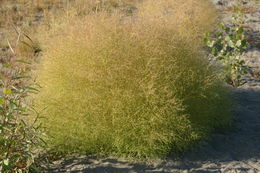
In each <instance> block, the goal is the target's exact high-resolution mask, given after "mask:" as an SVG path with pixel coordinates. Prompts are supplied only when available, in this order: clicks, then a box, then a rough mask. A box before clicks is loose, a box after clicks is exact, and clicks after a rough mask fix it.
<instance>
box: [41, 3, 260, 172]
mask: <svg viewBox="0 0 260 173" xmlns="http://www.w3.org/2000/svg"><path fill="white" fill-rule="evenodd" d="M213 2H214V3H215V4H216V6H217V7H218V8H220V9H222V8H226V7H228V6H231V5H233V3H234V1H232V0H213ZM247 2H248V1H244V5H245V6H248V7H254V9H255V10H253V12H251V13H249V14H247V15H246V17H247V19H246V25H247V26H248V30H247V34H248V36H250V38H251V45H250V48H249V49H248V51H247V53H246V55H245V56H244V58H245V60H246V62H247V64H248V65H249V66H250V67H251V69H252V72H251V74H253V75H248V76H247V77H246V81H247V83H246V84H244V85H243V86H241V87H239V88H237V89H233V93H232V95H233V97H234V100H235V109H234V116H235V124H234V129H233V130H232V131H230V132H228V133H225V134H214V135H213V137H212V140H211V141H209V142H208V143H205V144H203V145H202V146H201V147H200V148H199V149H197V150H196V151H194V152H192V153H186V154H184V155H183V156H182V157H181V158H178V159H167V160H160V161H158V162H156V163H153V165H152V166H147V165H143V164H134V163H129V162H127V161H125V160H123V159H114V158H106V159H97V158H86V157H84V156H83V157H75V158H71V159H66V160H60V161H56V162H54V163H53V164H52V165H51V166H50V167H49V169H48V170H46V172H74V173H76V172H86V173H135V172H137V173H139V172H140V173H141V172H147V173H151V172H158V173H159V172H160V173H161V172H164V173H170V172H174V173H175V172H176V173H178V172H183V173H218V172H223V173H260V73H259V72H260V6H259V5H255V4H253V3H252V2H251V1H250V2H248V3H247ZM258 4H260V3H258ZM230 15H231V14H230V13H225V14H223V17H224V20H226V21H228V20H229V19H230ZM258 73H259V76H258Z"/></svg>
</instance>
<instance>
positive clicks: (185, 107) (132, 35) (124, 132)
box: [33, 0, 230, 158]
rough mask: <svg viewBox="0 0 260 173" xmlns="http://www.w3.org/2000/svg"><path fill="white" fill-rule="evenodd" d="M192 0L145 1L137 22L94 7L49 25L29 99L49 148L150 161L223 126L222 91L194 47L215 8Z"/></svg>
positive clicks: (227, 119) (224, 98)
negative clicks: (35, 91)
mask: <svg viewBox="0 0 260 173" xmlns="http://www.w3.org/2000/svg"><path fill="white" fill-rule="evenodd" d="M163 2H165V3H163ZM197 2H198V1H193V0H188V1H185V2H183V1H182V0H180V1H173V2H172V1H160V2H158V1H147V3H144V4H143V5H144V6H143V7H139V13H138V14H136V16H134V18H129V17H125V16H122V15H121V14H107V13H97V14H93V15H88V16H84V17H78V16H76V17H73V18H71V19H70V20H69V21H66V23H62V24H61V26H58V28H53V29H52V30H47V33H48V34H51V36H49V37H48V36H45V37H44V38H43V40H42V42H41V45H44V46H45V47H44V48H43V53H44V56H43V57H42V60H41V63H40V65H39V67H38V70H37V71H36V74H37V77H38V78H37V81H38V83H39V84H40V85H41V86H42V89H41V91H40V93H39V94H38V95H35V97H34V98H33V100H34V104H35V105H36V107H37V110H42V109H45V108H46V109H45V111H46V112H45V114H44V117H45V118H44V119H41V122H42V123H43V125H44V126H45V127H46V130H47V133H48V135H49V136H51V137H50V138H48V139H46V141H47V143H48V144H49V145H48V146H49V147H50V149H51V150H52V151H53V152H55V153H58V154H61V153H62V154H71V153H88V154H109V155H118V156H124V157H134V158H155V157H161V156H166V155H168V154H169V153H171V152H181V151H184V150H186V149H188V148H191V147H192V146H193V145H194V144H195V143H196V142H197V141H198V140H200V139H205V138H207V137H208V136H209V134H210V132H212V131H213V130H215V129H216V128H222V127H224V126H226V125H228V124H229V122H230V116H229V106H230V105H229V101H228V100H229V99H228V94H227V93H228V92H227V90H226V88H225V87H224V86H223V85H222V82H221V81H219V80H218V76H217V75H216V73H217V72H216V68H215V67H214V66H210V65H209V63H208V60H207V59H206V58H205V56H204V54H202V53H201V52H202V51H198V50H201V49H202V48H201V46H200V45H202V44H201V42H202V40H200V38H201V35H202V33H204V32H205V28H208V27H209V26H208V25H210V20H209V19H208V17H209V16H211V15H212V12H211V11H207V9H210V8H206V7H205V10H206V11H207V13H206V14H205V11H203V10H201V8H202V7H201V6H198V7H196V8H193V7H194V3H197ZM203 2H205V1H203ZM176 4H179V5H180V6H178V5H177V6H176ZM198 4H201V5H203V8H202V9H204V5H205V3H198ZM198 4H197V5H198ZM148 7H149V8H148ZM207 7H208V6H207ZM165 8H167V12H168V13H167V14H165ZM140 9H141V10H140ZM202 11H203V14H202ZM199 12H200V13H199ZM178 18H182V19H183V20H182V21H179V20H174V19H178ZM201 20H205V21H207V22H209V23H205V22H202V21H201ZM197 21H200V24H199V25H198V22H197ZM176 26H178V27H176ZM57 31H58V32H57ZM198 31H201V33H198ZM41 34H42V33H41Z"/></svg>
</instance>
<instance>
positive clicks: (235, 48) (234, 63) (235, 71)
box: [205, 12, 248, 87]
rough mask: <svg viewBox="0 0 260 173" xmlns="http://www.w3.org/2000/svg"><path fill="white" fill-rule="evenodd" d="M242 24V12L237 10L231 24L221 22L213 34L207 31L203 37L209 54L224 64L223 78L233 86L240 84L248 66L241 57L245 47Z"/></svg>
mask: <svg viewBox="0 0 260 173" xmlns="http://www.w3.org/2000/svg"><path fill="white" fill-rule="evenodd" d="M243 24H244V19H243V14H242V13H240V12H237V13H235V14H234V15H233V17H232V25H231V26H229V25H225V24H224V23H221V24H220V25H219V30H218V31H217V32H216V33H215V34H214V36H211V35H210V34H209V33H208V34H207V35H206V37H205V42H206V44H207V45H208V47H209V48H210V49H211V56H212V57H213V58H214V59H217V60H219V61H221V62H222V63H223V65H224V72H223V74H224V76H225V80H226V81H227V82H228V83H230V84H231V85H233V86H235V87H237V86H240V85H242V81H241V77H242V75H244V74H247V73H248V68H247V67H246V66H245V62H244V60H242V59H241V56H242V55H243V53H244V52H245V50H246V48H247V41H246V39H245V34H244V28H243Z"/></svg>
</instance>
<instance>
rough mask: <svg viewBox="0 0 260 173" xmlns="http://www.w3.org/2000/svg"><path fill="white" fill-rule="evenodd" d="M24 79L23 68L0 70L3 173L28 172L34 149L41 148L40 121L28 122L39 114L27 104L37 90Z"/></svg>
mask: <svg viewBox="0 0 260 173" xmlns="http://www.w3.org/2000/svg"><path fill="white" fill-rule="evenodd" d="M17 62H20V63H21V62H22V63H24V61H22V60H17ZM22 78H24V77H23V70H22V66H21V65H17V64H16V65H15V63H13V62H12V63H11V64H9V65H8V64H4V66H3V67H2V69H1V79H0V87H1V96H0V172H4V173H13V172H23V171H26V170H28V168H29V166H30V165H31V164H32V163H33V162H34V156H35V154H36V153H35V149H36V147H38V146H39V145H40V144H41V139H40V138H39V132H40V130H39V126H38V125H35V123H36V121H37V119H36V120H34V122H30V120H29V119H28V118H29V117H30V116H31V114H35V113H36V112H34V111H33V109H31V108H30V107H29V106H28V105H27V104H26V102H25V98H26V97H27V96H28V94H30V93H32V92H35V91H36V90H37V89H35V88H33V87H32V86H30V85H29V84H25V83H23V82H24V81H23V80H21V79H22ZM37 116H38V115H37Z"/></svg>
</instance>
